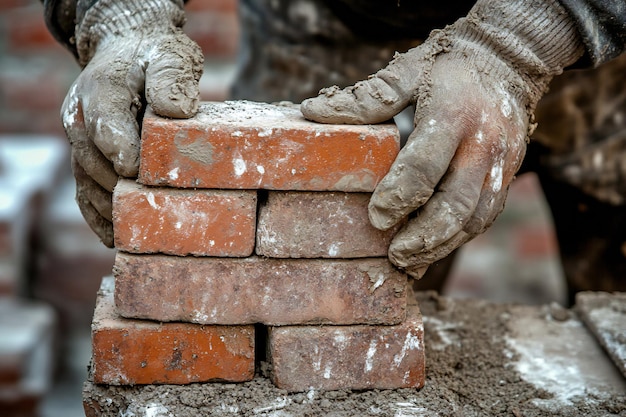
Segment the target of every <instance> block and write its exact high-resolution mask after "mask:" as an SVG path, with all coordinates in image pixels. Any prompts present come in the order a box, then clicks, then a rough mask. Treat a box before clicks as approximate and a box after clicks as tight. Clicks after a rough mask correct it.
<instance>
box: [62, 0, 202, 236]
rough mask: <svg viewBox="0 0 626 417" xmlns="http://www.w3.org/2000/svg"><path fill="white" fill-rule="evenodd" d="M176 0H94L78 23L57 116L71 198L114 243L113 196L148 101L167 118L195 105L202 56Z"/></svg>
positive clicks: (128, 169)
mask: <svg viewBox="0 0 626 417" xmlns="http://www.w3.org/2000/svg"><path fill="white" fill-rule="evenodd" d="M182 7H183V4H182V1H178V0H176V1H174V0H150V1H142V0H128V1H124V2H120V1H115V0H100V1H98V2H97V3H96V4H95V5H94V6H93V7H92V8H90V9H89V10H88V11H87V12H86V13H85V16H84V18H83V19H82V20H81V21H80V23H79V24H78V25H77V30H76V40H77V47H78V53H79V59H80V63H81V65H82V66H83V67H84V68H83V71H82V72H81V74H80V75H79V76H78V78H77V79H76V81H75V82H74V84H73V85H72V87H71V88H70V91H69V93H68V94H67V96H66V98H65V101H64V103H63V107H62V110H61V115H62V119H63V125H64V127H65V131H66V133H67V136H68V139H69V141H70V145H71V158H72V169H73V172H74V177H75V178H76V186H77V190H76V200H77V202H78V205H79V207H80V210H81V212H82V214H83V217H84V218H85V220H86V221H87V223H88V224H89V226H90V227H91V228H92V229H93V230H94V232H96V234H97V235H98V236H99V237H100V239H102V242H103V243H104V244H105V245H106V246H108V247H113V243H114V242H113V225H112V204H111V196H112V192H113V188H114V187H115V184H116V183H117V180H118V177H119V176H123V177H135V176H137V172H138V169H139V149H140V141H139V131H140V123H141V116H142V115H143V110H144V109H145V106H146V103H147V104H148V105H150V106H151V107H152V109H153V110H154V111H155V112H156V113H157V114H160V115H162V116H165V117H172V118H187V117H191V116H193V115H194V114H195V113H196V112H197V108H198V99H199V89H198V81H199V79H200V76H201V74H202V63H203V57H202V52H201V50H200V48H199V47H198V45H197V44H196V43H195V42H193V41H192V40H191V39H189V38H188V37H187V36H186V35H185V34H184V33H183V32H182V30H181V27H182V24H183V23H184V12H183V8H182Z"/></svg>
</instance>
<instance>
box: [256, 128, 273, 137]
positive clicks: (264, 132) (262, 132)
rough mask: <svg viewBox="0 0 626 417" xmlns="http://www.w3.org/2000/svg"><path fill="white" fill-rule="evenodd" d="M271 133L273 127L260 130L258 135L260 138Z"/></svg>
mask: <svg viewBox="0 0 626 417" xmlns="http://www.w3.org/2000/svg"><path fill="white" fill-rule="evenodd" d="M272 133H274V129H264V130H261V131H260V132H259V133H258V136H259V137H260V138H266V137H269V136H271V135H272Z"/></svg>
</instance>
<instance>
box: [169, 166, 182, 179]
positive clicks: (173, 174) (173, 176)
mask: <svg viewBox="0 0 626 417" xmlns="http://www.w3.org/2000/svg"><path fill="white" fill-rule="evenodd" d="M179 171H180V168H179V167H176V168H174V169H173V170H171V171H170V172H168V173H167V177H168V178H169V179H170V180H172V181H173V180H177V179H178V172H179Z"/></svg>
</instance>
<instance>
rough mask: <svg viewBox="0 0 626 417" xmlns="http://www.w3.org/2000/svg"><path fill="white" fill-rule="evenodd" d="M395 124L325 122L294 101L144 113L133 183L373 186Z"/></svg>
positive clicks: (389, 158)
mask: <svg viewBox="0 0 626 417" xmlns="http://www.w3.org/2000/svg"><path fill="white" fill-rule="evenodd" d="M399 146H400V145H399V133H398V130H397V129H396V127H395V126H394V125H391V124H382V125H367V126H348V125H323V124H317V123H313V122H309V121H306V120H305V119H304V118H303V116H302V114H301V113H300V111H299V109H298V108H297V107H294V106H289V107H285V106H275V105H271V104H265V103H253V102H246V101H230V102H223V103H217V102H215V103H213V102H212V103H203V104H202V105H201V106H200V112H199V114H198V115H197V116H196V117H194V118H191V119H185V120H170V119H163V118H159V117H157V116H155V115H154V114H152V113H150V112H149V113H148V114H147V115H146V117H145V118H144V122H143V130H142V146H141V169H140V172H139V182H141V183H143V184H147V185H168V186H173V187H183V188H194V187H197V188H235V189H258V188H262V189H273V190H295V191H348V192H358V191H364V192H371V191H373V190H374V188H375V186H376V184H377V183H378V181H379V180H380V179H382V177H383V176H384V175H385V174H386V173H387V171H388V170H389V167H390V166H391V163H392V162H393V160H394V159H395V157H396V155H397V153H398V151H399Z"/></svg>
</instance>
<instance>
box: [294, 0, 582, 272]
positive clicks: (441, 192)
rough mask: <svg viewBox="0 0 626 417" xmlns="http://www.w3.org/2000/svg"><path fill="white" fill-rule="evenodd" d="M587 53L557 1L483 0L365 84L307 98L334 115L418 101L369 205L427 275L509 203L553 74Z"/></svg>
mask: <svg viewBox="0 0 626 417" xmlns="http://www.w3.org/2000/svg"><path fill="white" fill-rule="evenodd" d="M582 54H583V46H582V41H581V40H580V35H579V34H578V33H577V31H576V30H575V27H574V24H573V22H572V21H571V19H570V17H569V16H568V15H567V14H566V12H565V11H564V9H562V7H561V6H560V5H559V3H558V2H556V1H555V0H545V1H535V0H479V1H478V2H477V3H476V5H475V6H474V8H473V9H472V10H471V11H470V13H469V14H468V16H467V17H465V18H462V19H459V20H458V21H457V22H456V23H454V24H453V25H451V26H449V27H446V28H445V29H443V30H441V31H434V32H432V33H431V35H430V37H429V38H428V39H427V40H426V41H425V42H424V43H423V44H422V45H420V46H418V47H417V48H414V49H412V50H410V51H408V52H407V53H405V54H401V55H397V56H396V57H395V58H394V59H393V61H391V62H390V64H389V65H388V66H387V67H386V68H384V69H382V70H380V71H379V72H377V73H376V74H374V75H372V76H370V78H369V79H368V80H366V81H361V82H359V83H357V84H355V85H354V86H351V87H347V88H345V89H343V90H340V89H339V88H338V87H331V88H328V89H324V90H322V91H321V92H320V95H319V96H318V97H316V98H312V99H308V100H305V101H304V102H303V103H302V105H301V110H302V113H303V114H304V116H305V117H306V118H308V119H311V120H314V121H318V122H324V123H356V124H365V123H378V122H382V121H385V120H389V119H391V118H392V117H393V116H395V115H396V114H398V113H399V112H400V111H402V110H403V109H404V108H406V107H407V106H408V105H410V104H414V105H415V106H416V112H415V119H414V124H415V129H414V130H413V132H412V133H411V135H410V136H409V138H408V141H407V144H406V146H405V147H404V148H403V149H402V150H401V151H400V154H399V155H398V157H397V159H396V160H395V162H394V163H393V165H392V167H391V169H390V171H389V173H388V174H387V175H386V176H385V178H384V179H383V180H382V181H381V182H380V184H379V185H378V186H377V188H376V190H375V191H374V194H373V196H372V198H371V201H370V204H369V216H370V221H371V222H372V224H373V225H374V226H375V227H377V228H379V229H383V230H385V229H389V228H390V227H392V226H393V225H395V224H396V223H398V221H400V220H401V219H402V218H404V217H406V216H409V215H411V214H412V213H415V215H414V216H412V217H411V218H410V220H409V221H408V223H407V224H406V226H405V227H404V228H402V229H401V230H400V231H399V232H398V233H397V235H396V236H395V237H394V239H393V241H392V243H391V245H390V247H389V257H390V259H391V261H392V262H393V263H394V264H396V265H397V266H398V267H400V268H403V269H405V270H406V271H407V272H408V273H409V274H411V275H413V276H414V277H417V278H420V277H421V276H422V275H423V273H424V272H425V270H426V268H427V267H428V265H430V264H431V263H433V262H435V261H437V260H439V259H441V258H443V257H445V256H446V255H448V254H449V253H450V252H452V251H453V250H454V249H456V248H457V247H459V246H460V245H462V244H463V243H465V242H467V241H468V240H470V239H471V238H472V237H474V236H476V235H477V234H479V233H482V232H483V231H484V230H485V229H486V228H487V227H489V226H490V225H491V223H492V222H493V221H494V220H495V218H496V217H497V215H498V214H499V213H500V212H501V210H502V208H503V206H504V202H505V198H506V194H507V190H508V187H509V184H510V183H511V181H512V180H513V178H514V175H515V173H516V172H517V170H518V168H519V166H520V164H521V162H522V159H523V157H524V154H525V149H526V141H527V137H528V136H529V134H530V132H531V131H532V129H533V128H534V124H533V122H532V120H533V110H534V108H535V106H536V104H537V101H538V100H539V98H540V97H541V96H542V94H543V93H544V91H545V89H546V86H547V84H548V82H549V81H550V79H551V78H552V77H553V76H554V75H556V74H558V73H560V72H561V71H562V69H563V68H564V67H565V66H567V65H570V64H572V63H574V62H575V61H576V60H577V59H578V58H579V57H580V56H581V55H582Z"/></svg>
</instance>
